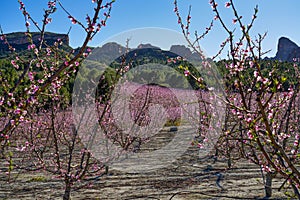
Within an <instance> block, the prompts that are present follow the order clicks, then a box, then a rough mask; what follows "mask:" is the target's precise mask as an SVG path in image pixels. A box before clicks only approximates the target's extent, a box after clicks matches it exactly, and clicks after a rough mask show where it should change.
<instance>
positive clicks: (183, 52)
mask: <svg viewBox="0 0 300 200" xmlns="http://www.w3.org/2000/svg"><path fill="white" fill-rule="evenodd" d="M170 51H171V52H173V53H176V54H178V55H180V56H182V57H184V58H186V59H188V60H199V59H200V57H199V55H198V54H197V53H193V52H192V51H191V50H190V49H189V48H187V47H186V46H184V45H172V46H171V48H170Z"/></svg>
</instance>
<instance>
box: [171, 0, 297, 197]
mask: <svg viewBox="0 0 300 200" xmlns="http://www.w3.org/2000/svg"><path fill="white" fill-rule="evenodd" d="M209 3H210V5H211V7H212V10H213V12H214V14H215V17H214V21H213V22H212V24H211V25H210V26H209V27H208V28H206V31H205V32H204V34H203V35H198V34H197V32H195V37H191V36H190V32H189V31H190V30H189V27H190V23H191V14H190V12H189V14H188V16H187V20H186V22H184V21H183V20H182V17H181V15H180V13H179V9H178V5H177V1H175V3H174V4H175V10H174V11H175V13H176V15H177V16H178V23H179V24H180V25H181V28H182V32H183V34H184V36H185V38H186V39H187V41H188V42H189V44H190V46H191V47H192V48H193V49H194V51H195V52H197V53H199V55H200V56H201V55H202V50H201V48H200V47H199V41H200V40H201V39H202V38H203V37H204V36H205V35H206V34H208V33H209V31H210V30H211V29H212V27H213V24H214V23H215V22H218V23H220V24H221V26H222V27H223V29H224V31H225V32H226V33H227V35H228V38H227V39H226V40H225V41H224V42H223V43H222V44H221V45H220V51H219V52H218V53H217V55H216V57H217V56H218V55H220V53H222V51H223V50H224V48H225V47H226V45H227V46H228V47H229V51H228V60H227V61H224V62H223V65H224V66H225V71H226V73H224V74H223V75H224V77H223V84H224V85H226V87H225V88H224V93H225V99H224V102H225V104H226V119H225V123H224V126H223V134H222V136H221V137H220V141H219V145H220V146H219V148H218V147H217V148H218V150H219V152H220V153H221V154H223V155H224V156H226V157H227V158H228V162H229V163H228V164H229V166H230V165H231V162H232V161H233V160H234V159H238V158H246V159H248V160H250V161H251V162H253V163H255V164H257V165H259V166H260V167H261V169H262V170H263V171H264V172H265V173H266V175H265V180H264V183H265V191H266V196H267V197H270V196H271V194H272V189H271V184H272V178H273V177H275V176H276V175H277V176H279V177H281V178H284V180H285V181H283V182H282V185H281V187H280V188H279V189H280V190H281V189H283V188H292V191H293V194H292V196H294V197H296V198H298V199H299V198H300V195H299V189H300V184H299V183H300V182H299V181H300V171H299V138H300V137H299V114H300V112H299V111H300V110H299V82H298V81H296V82H290V84H289V87H288V89H284V88H283V85H284V84H286V79H287V76H289V78H291V79H293V78H295V79H296V80H297V79H298V80H299V75H300V74H299V69H298V64H297V58H295V59H294V60H295V63H294V64H293V65H291V68H290V71H289V73H288V74H283V73H281V69H280V68H281V67H282V66H281V65H282V64H281V63H278V62H270V63H269V64H267V65H269V66H263V64H262V63H263V62H262V61H261V57H262V55H264V53H265V52H263V51H262V42H263V39H264V38H265V36H266V34H264V35H260V34H259V35H258V37H257V38H256V39H253V37H251V36H250V31H251V30H252V27H253V25H254V22H255V19H256V18H257V13H258V8H257V7H256V8H255V9H254V13H253V16H252V20H251V21H250V22H249V23H246V22H244V21H243V17H242V15H240V14H239V13H238V10H237V9H236V7H235V5H234V2H233V1H232V0H231V1H228V2H226V3H225V5H223V6H225V7H226V8H228V9H231V10H232V11H233V12H232V13H233V14H232V15H233V20H232V22H230V23H233V24H235V27H234V28H233V29H230V28H229V27H231V25H230V24H228V22H226V21H224V20H223V17H222V14H221V13H220V12H219V10H220V9H219V7H220V6H219V5H218V3H217V2H216V1H214V0H211V1H210V2H209ZM239 35H240V36H239ZM237 36H239V37H237ZM210 67H211V66H209V67H208V70H209V68H210ZM211 68H212V67H211ZM266 69H267V70H266ZM223 70H224V69H223ZM286 194H289V193H286ZM289 195H291V194H289Z"/></svg>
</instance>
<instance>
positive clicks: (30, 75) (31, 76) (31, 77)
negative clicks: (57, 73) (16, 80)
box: [28, 72, 34, 81]
mask: <svg viewBox="0 0 300 200" xmlns="http://www.w3.org/2000/svg"><path fill="white" fill-rule="evenodd" d="M28 78H29V80H30V81H33V78H34V77H33V73H32V72H28Z"/></svg>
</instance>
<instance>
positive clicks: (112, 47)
mask: <svg viewBox="0 0 300 200" xmlns="http://www.w3.org/2000/svg"><path fill="white" fill-rule="evenodd" d="M125 52H126V47H123V46H122V45H120V44H118V43H116V42H109V43H106V44H104V45H103V46H101V47H96V48H95V49H94V50H93V52H92V54H91V55H90V56H89V57H88V59H89V60H96V61H99V62H104V63H107V64H109V63H111V62H112V61H113V60H114V59H116V58H118V57H119V56H121V55H123V54H124V53H125Z"/></svg>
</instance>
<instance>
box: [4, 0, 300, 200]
mask: <svg viewBox="0 0 300 200" xmlns="http://www.w3.org/2000/svg"><path fill="white" fill-rule="evenodd" d="M18 1H19V3H20V10H21V12H22V13H23V15H24V19H25V27H26V35H27V37H28V41H29V46H28V53H26V54H25V55H22V56H19V55H18V54H17V53H16V52H15V49H14V47H13V46H11V45H10V43H9V41H8V39H7V38H6V36H5V34H3V33H2V35H1V40H2V41H4V42H5V43H6V44H7V46H8V48H9V50H10V51H11V57H10V62H11V64H10V65H9V66H10V67H11V68H12V70H13V71H14V74H15V75H16V76H14V77H11V76H8V75H7V74H8V73H5V72H4V70H3V69H1V71H0V80H1V81H0V84H1V89H0V94H1V96H0V105H1V113H0V118H1V121H0V124H1V126H0V131H1V134H0V143H1V150H0V152H1V157H2V158H3V159H5V160H6V161H7V163H6V164H7V172H6V173H7V175H8V177H10V174H11V172H12V170H14V169H16V170H18V171H19V172H22V171H23V170H26V171H28V170H31V171H38V170H44V171H46V172H48V173H51V174H52V175H54V176H55V177H57V178H60V179H62V180H63V181H64V183H65V192H64V196H63V197H64V199H70V193H71V189H72V188H74V187H83V186H86V185H87V184H89V183H90V181H91V180H96V179H97V178H98V177H99V176H101V175H102V174H104V173H105V169H106V166H105V162H104V161H102V160H99V159H95V158H94V157H93V155H92V154H91V152H90V151H89V150H88V149H87V148H86V147H85V146H84V145H83V144H82V143H81V142H80V139H79V137H78V133H77V129H76V127H75V125H73V123H74V122H73V119H72V114H71V112H70V110H69V106H70V105H68V103H69V102H64V101H65V98H64V96H63V95H62V92H61V88H62V86H63V85H64V84H66V83H67V82H68V81H69V80H70V78H72V77H74V75H75V74H76V72H77V71H78V68H79V67H80V63H81V62H82V61H83V60H84V59H85V58H86V57H87V55H88V54H89V52H90V51H89V49H88V47H87V45H88V43H89V41H90V40H91V39H93V37H94V36H95V34H97V33H98V32H99V31H100V30H101V28H103V27H104V26H105V25H106V21H107V19H108V18H109V17H110V11H111V8H112V3H113V1H112V2H103V1H102V0H93V1H92V3H93V5H94V10H93V13H92V15H91V16H89V15H88V16H87V17H86V22H81V20H79V19H77V18H76V16H75V15H73V14H72V13H69V11H68V10H67V9H66V8H65V7H63V5H62V4H61V2H60V1H58V0H50V1H48V7H47V9H45V11H44V15H43V20H42V21H43V23H42V25H41V26H39V25H38V23H37V22H36V21H35V19H33V18H32V17H31V15H30V13H28V12H27V9H26V6H25V5H24V3H23V2H22V1H21V0H18ZM174 3H175V10H174V11H175V13H176V15H177V16H178V23H179V24H180V26H181V28H182V32H183V34H184V36H185V37H186V39H187V41H188V42H189V44H190V47H191V48H193V50H194V51H195V52H198V53H199V56H200V57H201V56H202V51H201V49H200V47H199V41H200V40H201V39H202V38H203V37H204V36H205V35H206V34H208V33H209V31H210V30H211V29H213V24H214V23H216V22H219V23H221V25H222V27H223V29H224V30H225V32H226V33H227V34H228V38H226V40H225V41H224V42H223V43H222V44H221V46H220V51H219V52H218V53H217V56H218V55H219V54H220V53H221V52H222V51H224V49H225V48H226V46H227V45H228V46H229V60H227V61H224V66H225V69H223V70H224V71H225V72H226V73H224V76H226V77H223V78H224V80H226V81H224V82H225V83H224V85H226V84H227V83H230V84H229V85H226V87H225V88H224V91H223V93H224V96H225V97H226V98H225V99H223V101H224V104H225V105H226V119H225V122H224V124H223V125H222V131H223V132H222V134H221V136H220V138H219V143H218V144H217V146H216V149H217V151H218V152H219V154H220V155H223V156H226V157H227V158H228V166H229V167H230V166H231V164H232V162H233V161H234V160H236V159H238V158H246V159H248V160H250V161H251V162H253V163H255V164H257V165H259V166H260V167H261V168H262V170H263V171H264V172H265V173H266V176H265V177H266V178H265V190H266V196H268V197H269V196H271V192H272V190H271V183H272V178H273V177H275V176H276V175H277V176H280V177H282V178H284V180H285V181H284V182H283V183H282V186H281V188H288V189H289V188H291V189H292V191H293V195H294V196H296V197H297V198H299V199H300V195H299V191H298V190H299V188H300V172H299V156H298V155H299V152H298V149H299V138H300V137H299V128H298V121H299V102H298V101H299V97H298V94H299V84H298V83H296V84H290V85H289V88H288V90H287V91H284V90H283V89H282V88H283V84H284V82H285V81H286V77H284V76H283V75H282V74H281V73H279V65H280V63H278V64H277V65H276V66H269V68H270V70H268V73H265V70H264V69H262V66H261V56H262V55H263V52H262V50H261V49H262V48H261V44H262V41H263V39H264V37H265V35H259V37H258V38H257V40H253V39H252V38H251V37H250V30H251V28H252V27H253V24H254V22H255V19H256V17H257V12H258V10H257V8H255V10H254V15H253V18H252V21H251V22H250V23H249V24H248V25H245V24H244V22H243V21H242V16H241V15H239V13H238V12H237V10H236V8H235V6H234V4H233V1H229V2H227V3H226V4H225V6H226V7H228V8H231V9H232V11H233V16H234V19H233V23H234V24H236V26H237V27H239V28H236V29H234V30H231V29H230V28H228V24H227V23H226V22H225V21H224V20H223V18H222V16H221V14H220V13H219V9H218V8H219V7H218V4H217V2H215V1H214V0H211V1H210V4H211V6H212V9H213V12H214V13H215V18H214V21H213V22H212V23H211V25H210V26H209V27H208V28H207V30H206V31H205V32H204V34H203V35H198V34H197V32H196V34H195V39H194V40H193V39H192V38H193V37H191V36H190V30H189V29H190V23H191V13H190V12H189V14H188V16H187V20H186V23H185V22H184V20H183V19H182V17H181V15H180V13H179V8H178V6H177V1H175V2H174ZM57 9H61V10H62V11H63V12H65V13H66V15H67V17H68V18H69V19H70V21H71V23H72V24H75V25H78V26H80V27H81V28H82V29H83V31H84V32H85V33H86V36H85V38H84V39H83V43H82V45H81V47H80V48H79V50H78V51H76V52H73V51H71V52H67V51H65V50H64V49H63V40H58V41H57V42H55V43H54V44H53V45H49V44H47V41H45V39H44V36H45V31H46V27H47V24H49V23H51V21H52V18H51V16H52V14H53V13H54V12H56V10H57ZM32 26H35V28H36V29H37V30H38V31H39V33H40V42H39V44H36V43H34V42H33V40H32V33H31V27H32ZM237 30H240V31H241V34H240V35H241V36H240V37H239V38H235V37H234V35H239V34H237V33H236V32H237ZM217 56H216V57H217ZM216 57H215V58H216ZM205 69H207V70H208V71H209V70H211V69H210V66H209V65H208V66H206V68H205ZM9 70H11V69H9ZM293 72H294V73H292V74H290V76H294V78H295V79H296V80H297V79H298V78H299V73H298V66H297V64H296V63H295V64H294V66H293ZM184 73H185V75H186V76H191V77H193V78H195V79H196V80H197V81H198V80H201V78H200V79H199V77H196V75H194V74H192V73H191V72H190V71H188V70H185V72H184ZM212 77H214V78H217V77H218V76H214V72H213V71H212ZM216 81H220V82H223V80H216ZM98 87H101V85H100V86H98ZM103 87H105V85H104V86H103ZM143 104H144V102H143ZM65 105H67V106H65ZM104 108H105V109H103V113H102V114H100V121H101V120H102V118H103V116H107V114H105V113H104V112H105V111H106V108H107V110H109V106H107V105H105V106H104ZM103 120H104V121H103V123H105V121H106V120H109V119H107V118H105V119H104V118H103ZM108 137H109V136H108ZM125 139H126V138H125ZM134 139H136V138H127V139H126V141H125V142H126V145H125V146H126V148H129V146H130V145H131V143H132V142H134V141H133V140H134ZM224 144H226V145H224ZM200 146H201V145H200ZM81 180H89V182H86V181H81Z"/></svg>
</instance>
